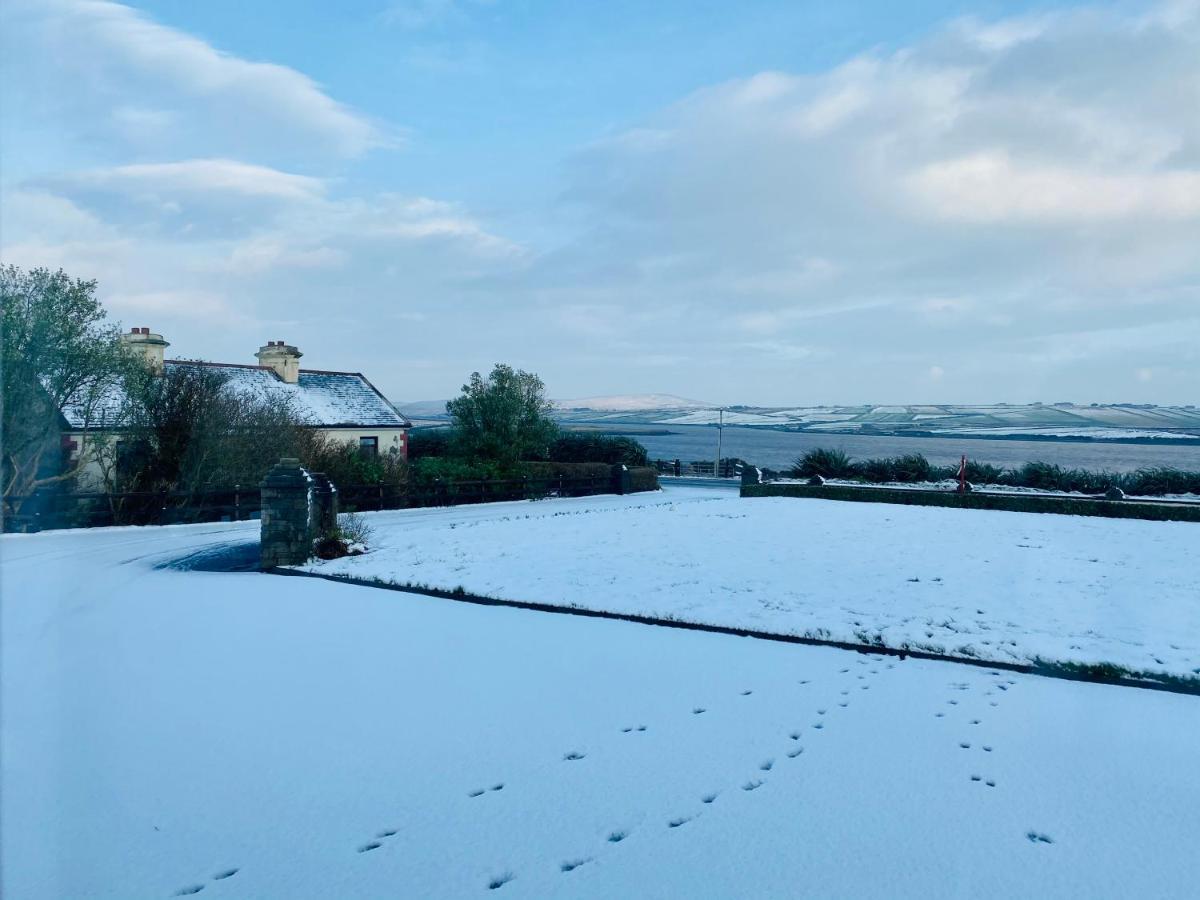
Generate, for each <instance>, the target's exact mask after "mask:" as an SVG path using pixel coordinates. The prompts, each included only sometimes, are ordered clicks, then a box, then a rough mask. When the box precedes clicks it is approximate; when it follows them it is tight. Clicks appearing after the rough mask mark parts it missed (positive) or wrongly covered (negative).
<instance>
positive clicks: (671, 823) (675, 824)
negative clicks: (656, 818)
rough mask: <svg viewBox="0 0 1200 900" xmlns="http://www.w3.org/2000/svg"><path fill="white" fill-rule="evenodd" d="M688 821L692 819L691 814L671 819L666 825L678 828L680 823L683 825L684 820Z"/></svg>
mask: <svg viewBox="0 0 1200 900" xmlns="http://www.w3.org/2000/svg"><path fill="white" fill-rule="evenodd" d="M690 821H692V817H691V816H685V817H684V818H682V819H671V820H670V821H669V822H667V827H668V828H678V827H679V826H680V825H683V824H684V823H685V822H690Z"/></svg>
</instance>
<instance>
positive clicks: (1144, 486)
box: [1119, 466, 1200, 494]
mask: <svg viewBox="0 0 1200 900" xmlns="http://www.w3.org/2000/svg"><path fill="white" fill-rule="evenodd" d="M1119 487H1121V488H1123V489H1124V490H1125V491H1127V492H1128V493H1131V494H1200V472H1183V471H1180V470H1179V469H1172V468H1169V467H1167V466H1156V467H1152V468H1144V469H1138V470H1137V471H1136V472H1130V473H1128V474H1126V475H1124V476H1123V477H1122V478H1121V482H1120V484H1119Z"/></svg>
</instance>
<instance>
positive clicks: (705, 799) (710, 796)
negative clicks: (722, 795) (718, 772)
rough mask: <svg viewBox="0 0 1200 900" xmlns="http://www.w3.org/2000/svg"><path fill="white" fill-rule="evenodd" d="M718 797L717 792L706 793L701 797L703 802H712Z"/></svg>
mask: <svg viewBox="0 0 1200 900" xmlns="http://www.w3.org/2000/svg"><path fill="white" fill-rule="evenodd" d="M716 799H717V795H716V794H705V795H704V796H703V797H701V798H700V802H701V803H712V802H713V801H714V800H716Z"/></svg>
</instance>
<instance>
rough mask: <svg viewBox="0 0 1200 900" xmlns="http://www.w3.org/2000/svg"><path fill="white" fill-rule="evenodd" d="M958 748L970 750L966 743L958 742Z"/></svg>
mask: <svg viewBox="0 0 1200 900" xmlns="http://www.w3.org/2000/svg"><path fill="white" fill-rule="evenodd" d="M958 746H960V747H962V748H963V749H964V750H970V749H971V745H970V744H969V743H968V742H967V741H959V743H958Z"/></svg>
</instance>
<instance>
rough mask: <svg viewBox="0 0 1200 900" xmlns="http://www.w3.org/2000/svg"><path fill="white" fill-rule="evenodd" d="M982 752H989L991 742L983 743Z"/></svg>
mask: <svg viewBox="0 0 1200 900" xmlns="http://www.w3.org/2000/svg"><path fill="white" fill-rule="evenodd" d="M983 752H984V753H991V752H992V745H991V744H984V745H983Z"/></svg>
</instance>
